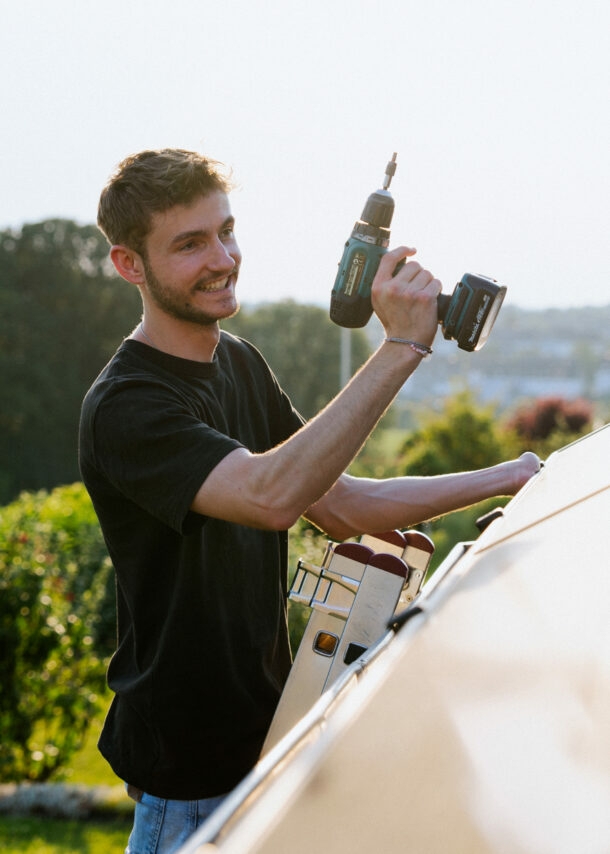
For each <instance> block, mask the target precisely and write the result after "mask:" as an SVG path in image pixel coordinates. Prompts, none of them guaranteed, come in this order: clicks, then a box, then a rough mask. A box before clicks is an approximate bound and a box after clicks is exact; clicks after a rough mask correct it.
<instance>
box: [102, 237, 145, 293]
mask: <svg viewBox="0 0 610 854" xmlns="http://www.w3.org/2000/svg"><path fill="white" fill-rule="evenodd" d="M110 260H111V261H112V263H113V264H114V266H115V269H116V271H117V273H118V274H119V276H121V277H122V278H123V279H126V280H127V281H128V282H131V284H132V285H143V284H145V282H146V276H145V274H144V263H143V261H142V257H141V255H139V254H138V253H137V252H135V251H134V250H133V249H129V247H128V246H122V245H120V244H117V245H116V246H111V247H110Z"/></svg>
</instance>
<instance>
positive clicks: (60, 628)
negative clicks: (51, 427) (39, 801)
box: [0, 484, 114, 781]
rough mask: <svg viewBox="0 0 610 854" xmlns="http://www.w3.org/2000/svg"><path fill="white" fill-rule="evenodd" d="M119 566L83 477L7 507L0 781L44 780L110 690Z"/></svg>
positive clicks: (1, 573)
mask: <svg viewBox="0 0 610 854" xmlns="http://www.w3.org/2000/svg"><path fill="white" fill-rule="evenodd" d="M111 575H112V567H111V565H110V561H109V558H108V556H107V553H106V550H105V547H104V543H103V540H102V537H101V533H100V530H99V526H98V523H97V519H96V517H95V513H94V511H93V507H92V505H91V503H90V500H89V498H88V496H87V494H86V492H85V490H84V487H83V486H82V485H81V484H74V485H73V486H66V487H59V488H57V489H55V490H53V491H52V492H51V493H47V492H38V493H23V494H22V495H21V496H20V497H19V498H18V499H17V500H16V501H14V502H13V503H12V504H10V505H8V506H7V507H4V508H2V509H0V691H1V693H0V732H1V733H2V738H1V741H0V780H2V781H11V780H36V781H43V780H46V779H48V778H49V777H50V776H51V775H52V774H54V773H55V772H57V771H58V770H59V769H60V768H61V766H62V765H65V763H66V762H67V761H68V760H69V758H70V757H71V755H72V754H73V752H74V751H75V750H76V749H78V748H79V747H80V745H81V743H82V740H83V738H84V735H85V733H86V731H87V727H88V724H89V722H90V720H91V718H92V717H93V716H94V714H95V712H96V711H97V709H98V706H99V702H100V701H99V699H98V698H99V695H100V693H101V692H102V690H103V687H104V679H105V670H106V661H105V657H106V646H107V645H108V643H109V639H108V634H109V629H108V625H109V623H110V622H112V623H113V622H114V617H113V615H112V614H111V613H110V611H111V608H112V605H111V602H112V598H109V597H110V576H111Z"/></svg>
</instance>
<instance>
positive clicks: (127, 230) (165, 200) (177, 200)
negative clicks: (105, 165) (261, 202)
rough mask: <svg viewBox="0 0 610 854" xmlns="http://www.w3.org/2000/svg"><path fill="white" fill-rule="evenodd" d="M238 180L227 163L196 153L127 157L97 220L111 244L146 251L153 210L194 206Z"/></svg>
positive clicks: (101, 203)
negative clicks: (234, 179) (232, 175)
mask: <svg viewBox="0 0 610 854" xmlns="http://www.w3.org/2000/svg"><path fill="white" fill-rule="evenodd" d="M233 186H234V185H233V182H232V180H231V178H230V177H229V175H228V174H227V172H226V169H225V167H224V165H223V164H222V163H219V162H218V161H216V160H211V159H209V158H207V157H204V156H203V155H201V154H199V153H197V152H195V151H185V150H184V149H181V148H163V149H160V150H157V151H142V152H140V153H139V154H132V155H130V156H129V157H126V158H125V159H124V160H123V161H121V163H119V165H118V166H117V168H116V170H115V172H114V173H113V174H112V175H111V177H110V179H109V181H108V183H107V184H106V186H105V187H104V189H103V190H102V193H101V196H100V201H99V206H98V213H97V224H98V226H99V228H100V229H101V231H102V232H103V233H104V235H105V236H106V238H107V240H108V242H109V243H110V244H111V245H113V244H119V243H120V244H122V245H124V246H129V247H130V248H131V249H134V250H135V251H136V252H140V253H141V254H144V252H145V241H146V237H147V235H148V233H149V231H150V225H151V219H152V216H153V214H155V213H161V212H163V211H166V210H169V208H172V207H174V206H175V205H188V204H190V203H191V202H192V201H194V200H195V199H197V198H198V197H200V196H207V195H209V194H210V193H213V192H215V191H220V192H223V193H228V192H230V190H232V189H233Z"/></svg>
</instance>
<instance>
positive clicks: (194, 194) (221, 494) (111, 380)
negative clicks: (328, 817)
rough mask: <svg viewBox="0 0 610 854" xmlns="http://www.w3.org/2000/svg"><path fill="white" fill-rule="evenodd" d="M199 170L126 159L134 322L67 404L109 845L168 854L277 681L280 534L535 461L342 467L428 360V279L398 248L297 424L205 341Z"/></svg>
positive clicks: (241, 755)
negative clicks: (104, 695) (96, 634)
mask: <svg viewBox="0 0 610 854" xmlns="http://www.w3.org/2000/svg"><path fill="white" fill-rule="evenodd" d="M230 190H231V184H230V181H229V180H228V179H227V177H226V176H225V175H224V173H223V171H222V168H221V166H220V164H218V163H216V162H214V161H211V160H209V159H207V158H205V157H203V156H201V155H199V154H197V153H194V152H188V151H183V150H178V149H166V150H162V151H144V152H142V153H140V154H137V155H134V156H131V157H128V158H127V159H126V160H124V161H123V162H122V163H121V164H120V165H119V167H118V169H117V171H116V172H115V174H114V175H113V176H112V177H111V179H110V181H109V183H108V184H107V186H106V187H105V188H104V190H103V192H102V195H101V198H100V205H99V212H98V223H99V226H100V228H101V229H102V231H103V232H104V234H105V235H106V237H107V238H108V240H109V242H110V244H111V249H110V256H111V258H112V261H113V263H114V265H115V267H116V269H117V271H118V272H119V274H120V275H121V276H122V277H123V278H124V279H126V280H127V281H128V282H131V283H132V284H134V285H135V286H136V287H138V289H139V290H140V293H141V297H142V305H143V315H142V322H141V323H140V324H139V325H138V326H137V327H136V329H135V330H134V331H133V332H132V333H131V335H130V336H129V337H128V338H127V339H126V340H125V341H124V342H123V343H122V345H121V346H120V348H119V349H118V351H117V353H116V354H115V355H114V357H113V358H112V360H111V361H110V362H109V364H108V365H107V366H106V367H105V368H104V370H103V371H102V373H101V374H100V376H99V377H98V378H97V379H96V381H95V383H94V384H93V386H92V388H91V389H90V390H89V392H88V394H87V396H86V398H85V401H84V403H83V410H82V416H81V430H80V446H79V456H80V466H81V472H82V476H83V480H84V482H85V484H86V486H87V489H88V490H89V493H90V495H91V497H92V500H93V503H94V506H95V509H96V512H97V514H98V517H99V520H100V523H101V526H102V530H103V532H104V537H105V540H106V543H107V546H108V550H109V553H110V556H111V558H112V561H113V564H114V568H115V571H116V577H117V613H118V648H117V651H116V653H115V655H114V657H113V659H112V661H111V664H110V668H109V672H108V681H109V685H110V687H111V688H112V690H113V691H114V693H115V697H114V700H113V703H112V706H111V708H110V711H109V714H108V717H107V720H106V722H105V724H104V729H103V732H102V735H101V738H100V743H99V746H100V750H101V751H102V753H103V754H104V756H105V757H106V758H107V759H108V761H109V762H110V764H111V765H112V767H113V769H114V770H115V772H116V773H117V774H118V776H119V777H121V778H122V779H123V780H125V781H126V783H127V784H128V791H129V792H130V794H131V795H132V796H133V797H134V799H135V800H136V810H135V821H134V829H133V831H132V834H131V836H130V841H129V845H128V849H127V851H128V852H131V854H139V852H144V851H147V852H148V851H155V852H157V854H164V852H171V851H175V850H176V849H177V848H178V847H180V845H181V844H182V843H183V842H184V841H185V839H187V838H188V836H189V835H190V834H191V833H192V832H193V831H194V830H195V828H196V827H197V825H198V824H200V823H201V822H202V821H203V820H204V819H205V818H206V817H207V816H208V815H209V813H210V812H211V810H213V809H214V808H215V807H216V806H217V805H218V804H219V803H220V801H221V800H222V798H223V796H225V795H226V793H227V792H229V791H230V790H231V789H232V788H233V787H234V786H235V785H236V784H237V783H239V781H240V780H241V779H242V778H243V777H244V776H245V775H246V774H247V773H248V771H249V770H250V769H251V768H252V767H253V765H254V764H255V763H256V760H257V758H258V755H259V752H260V749H261V747H262V744H263V742H264V739H265V735H266V732H267V729H268V727H269V725H270V723H271V719H272V717H273V714H274V711H275V707H276V705H277V702H278V700H279V697H280V694H281V692H282V688H283V685H284V682H285V680H286V677H287V674H288V671H289V669H290V664H291V661H290V651H289V646H288V633H287V625H286V586H287V542H288V535H287V531H288V529H289V528H290V526H291V525H292V524H294V522H295V521H296V520H297V519H298V518H299V517H300V516H305V517H306V518H308V519H309V520H310V521H311V522H313V523H314V524H315V525H317V526H318V527H319V528H320V529H322V530H323V531H325V532H326V533H327V534H328V535H329V536H330V537H332V538H334V539H337V540H343V539H346V538H348V537H351V536H355V535H358V534H362V533H364V532H366V531H368V532H375V531H380V530H390V529H393V528H404V527H408V526H409V525H413V524H416V523H418V522H421V521H423V520H425V519H430V518H434V517H437V516H439V515H441V514H443V513H447V512H450V511H452V510H456V509H459V508H461V507H465V506H468V505H470V504H472V503H474V502H476V501H479V500H482V499H484V498H488V497H490V496H494V495H512V494H514V493H515V492H516V491H517V490H518V489H519V488H520V487H521V486H522V485H523V484H524V483H525V482H526V481H527V479H528V478H529V477H531V476H532V474H534V472H535V471H536V470H537V469H538V465H539V462H538V459H537V457H535V455H533V454H525V455H523V456H522V457H520V458H519V459H518V460H512V461H510V462H506V463H502V464H500V465H498V466H494V467H492V468H489V469H484V470H481V471H477V472H463V473H459V474H455V475H446V476H442V477H436V478H409V477H402V478H391V479H386V480H369V479H359V478H354V477H350V476H348V475H346V474H344V471H345V469H346V468H347V466H348V465H349V463H350V462H351V461H352V459H353V458H354V457H355V455H356V454H357V453H358V451H359V450H360V448H361V446H362V444H363V442H364V441H365V440H366V438H367V437H368V435H369V434H370V432H371V431H372V429H373V428H374V426H375V424H376V423H377V421H378V420H379V418H380V416H381V415H382V414H383V413H384V411H385V410H386V409H387V407H388V406H389V405H390V403H391V402H392V400H393V399H394V397H395V395H396V394H397V392H398V391H399V389H400V388H401V387H402V386H403V384H404V383H405V381H406V380H407V379H408V377H409V375H410V374H411V373H412V372H413V371H414V370H415V369H416V368H417V366H418V365H419V363H420V362H421V360H422V358H423V357H424V355H425V354H426V352H428V351H429V350H431V348H430V345H431V344H432V341H433V338H434V335H435V333H436V330H437V326H438V323H437V307H436V300H437V296H438V294H439V292H440V290H441V285H440V282H439V281H438V280H437V279H435V278H434V277H433V275H432V274H431V273H430V272H428V271H427V270H425V269H424V268H422V267H421V266H420V264H418V263H417V262H415V261H414V260H412V259H411V260H408V261H407V263H406V264H405V265H404V267H402V269H401V270H400V272H399V273H398V274H397V275H395V276H393V275H392V274H393V271H394V269H395V267H396V265H397V263H398V262H399V261H401V260H403V259H408V258H409V259H410V258H411V256H412V255H413V254H414V250H412V249H408V248H407V247H399V248H398V249H395V250H393V251H392V252H389V253H387V255H386V256H385V257H384V259H383V260H382V262H381V264H380V267H379V272H378V274H377V277H376V279H375V282H374V284H373V306H374V308H375V311H376V313H377V315H378V317H379V318H380V320H381V323H382V324H383V326H384V329H385V332H386V339H385V340H384V342H383V343H382V344H381V345H380V347H379V348H378V350H377V351H376V352H375V353H374V354H373V355H372V356H371V358H370V359H369V360H368V362H367V363H366V364H365V365H364V366H363V367H362V368H361V369H360V371H359V372H358V373H357V374H356V375H355V376H354V377H353V378H352V380H351V382H350V383H349V384H348V385H347V386H346V388H344V389H343V390H342V391H341V393H340V394H339V395H338V396H337V397H336V398H335V400H333V401H332V402H331V403H330V404H329V405H328V406H327V407H326V408H325V409H324V410H323V411H322V412H321V413H319V414H318V415H317V416H316V417H315V418H314V419H312V420H311V421H309V422H308V423H304V421H303V419H302V418H301V417H300V416H299V414H298V413H297V412H296V411H295V410H294V409H293V407H292V405H291V403H290V400H289V398H288V397H287V395H286V394H285V393H284V392H283V391H282V389H281V388H280V387H279V385H278V383H277V381H276V379H275V377H274V375H273V374H272V373H271V371H270V370H269V368H268V366H267V364H266V363H265V361H264V359H263V357H262V356H261V355H260V353H259V352H258V351H257V350H256V349H255V348H254V347H252V346H251V345H250V344H248V343H247V342H246V341H243V340H241V339H239V338H236V337H234V336H231V335H229V334H227V333H225V332H221V330H220V328H219V323H218V322H219V321H220V320H222V319H223V318H226V317H230V316H231V315H233V314H234V313H235V312H236V311H237V309H238V302H237V298H236V287H237V281H238V275H239V267H240V262H241V254H240V251H239V248H238V245H237V241H236V237H235V232H234V220H233V216H232V214H231V207H230V203H229V192H230Z"/></svg>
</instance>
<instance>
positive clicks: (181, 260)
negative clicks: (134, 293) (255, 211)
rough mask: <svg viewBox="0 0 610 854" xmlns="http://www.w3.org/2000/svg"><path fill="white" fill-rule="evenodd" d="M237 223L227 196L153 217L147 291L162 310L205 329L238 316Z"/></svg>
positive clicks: (214, 196) (215, 196)
mask: <svg viewBox="0 0 610 854" xmlns="http://www.w3.org/2000/svg"><path fill="white" fill-rule="evenodd" d="M234 224H235V221H234V219H233V216H232V214H231V207H230V205H229V198H228V196H227V195H226V194H225V193H222V192H214V193H211V194H210V195H209V196H203V197H200V198H199V199H197V200H195V201H194V202H193V203H192V204H191V205H188V206H186V205H177V206H175V207H173V208H170V209H169V210H167V211H164V212H163V213H158V214H154V215H153V218H152V225H151V229H150V232H149V234H148V237H147V238H146V252H145V255H143V261H144V270H145V275H146V285H145V286H144V292H145V293H147V294H148V296H149V297H150V299H151V300H152V301H153V302H154V303H155V304H156V305H157V307H158V308H161V309H162V310H163V311H164V312H165V313H166V314H169V315H170V316H171V317H174V318H176V319H178V320H186V321H189V322H192V323H199V324H202V325H210V324H214V323H216V321H218V320H221V319H222V318H225V317H231V316H232V315H234V314H235V313H236V311H237V310H238V308H239V304H238V302H237V299H236V297H235V285H236V282H237V276H238V272H239V265H240V263H241V252H240V251H239V247H238V245H237V241H236V239H235V234H234V231H233V229H234Z"/></svg>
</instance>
